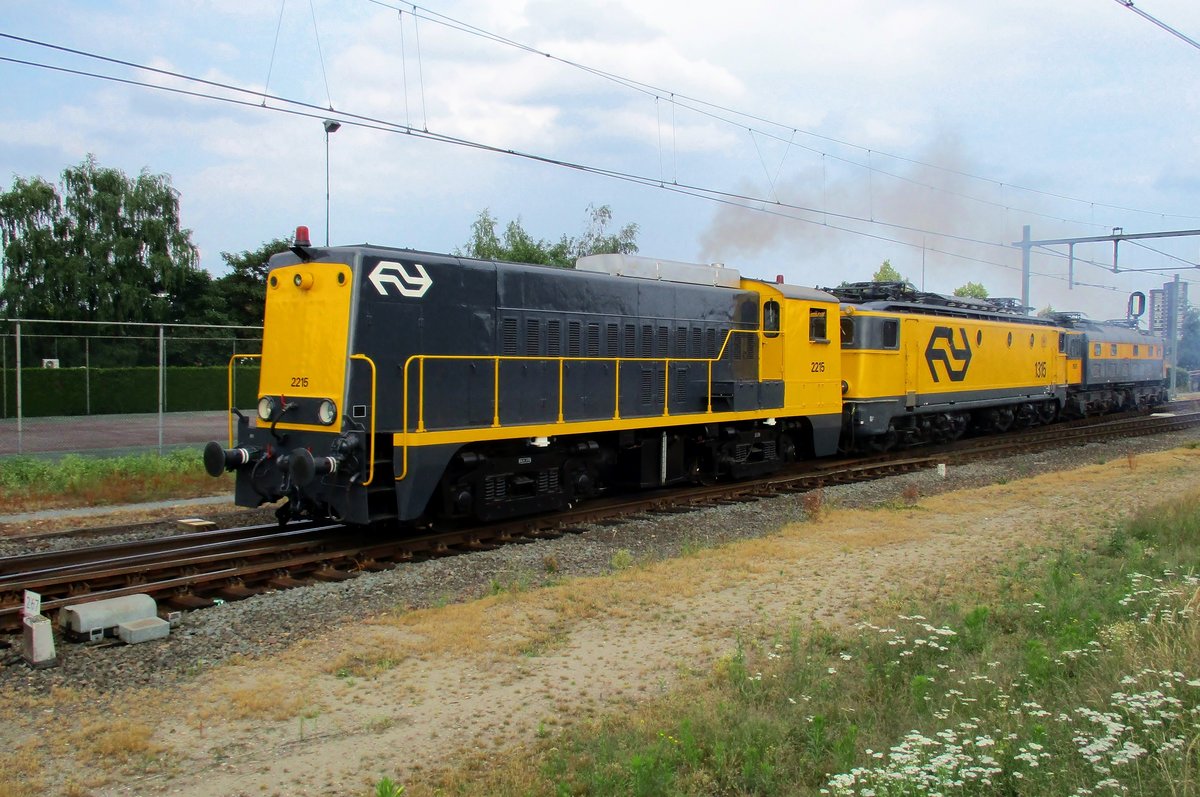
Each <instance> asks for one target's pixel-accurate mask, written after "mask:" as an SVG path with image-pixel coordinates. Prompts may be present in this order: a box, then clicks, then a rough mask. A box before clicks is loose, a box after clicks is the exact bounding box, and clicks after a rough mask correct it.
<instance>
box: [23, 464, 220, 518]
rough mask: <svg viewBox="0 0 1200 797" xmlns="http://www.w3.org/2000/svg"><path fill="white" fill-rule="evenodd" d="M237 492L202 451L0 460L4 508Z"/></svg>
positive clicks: (27, 508)
mask: <svg viewBox="0 0 1200 797" xmlns="http://www.w3.org/2000/svg"><path fill="white" fill-rule="evenodd" d="M229 490H232V484H231V482H230V479H229V478H228V476H227V475H226V476H223V477H222V478H220V479H214V478H212V477H211V476H209V475H208V474H207V473H206V472H205V471H204V464H203V462H202V460H201V457H200V454H199V452H198V451H193V450H181V451H172V452H170V453H167V454H164V455H163V456H161V457H160V456H158V455H157V454H131V455H129V456H124V457H112V458H94V457H83V456H79V455H75V454H70V455H67V456H65V457H63V458H62V459H59V460H47V459H40V458H37V457H29V456H16V457H5V458H4V459H3V460H0V512H6V513H9V512H28V511H33V510H37V509H49V508H54V507H61V506H81V505H86V506H97V505H105V504H120V503H134V502H139V501H150V500H156V499H163V498H168V497H173V498H184V497H194V496H201V495H213V494H217V493H222V492H226V491H229Z"/></svg>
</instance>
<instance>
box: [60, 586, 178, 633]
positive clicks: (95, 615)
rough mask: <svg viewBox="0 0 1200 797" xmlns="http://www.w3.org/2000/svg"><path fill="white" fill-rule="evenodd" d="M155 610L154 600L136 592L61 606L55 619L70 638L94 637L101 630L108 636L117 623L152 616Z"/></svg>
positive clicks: (156, 607)
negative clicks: (134, 593) (135, 593)
mask: <svg viewBox="0 0 1200 797" xmlns="http://www.w3.org/2000/svg"><path fill="white" fill-rule="evenodd" d="M157 614H158V604H157V603H155V602H154V598H151V597H150V596H149V595H142V594H138V595H123V596H121V597H119V598H106V599H104V600H98V601H92V602H90V603H77V604H75V605H73V606H64V607H63V610H62V611H61V612H59V615H58V619H59V623H61V624H62V627H63V629H64V630H65V631H66V633H67V636H68V637H70V638H71V639H76V640H91V641H95V640H97V639H101V638H102V637H104V636H105V634H108V635H109V636H112V635H113V630H114V629H115V628H116V627H117V626H119V625H120V624H121V623H129V622H133V621H134V620H140V619H142V618H143V617H156V616H157Z"/></svg>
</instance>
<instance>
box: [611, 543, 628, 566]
mask: <svg viewBox="0 0 1200 797" xmlns="http://www.w3.org/2000/svg"><path fill="white" fill-rule="evenodd" d="M610 564H611V566H612V569H613V570H627V569H629V568H630V567H632V566H633V552H632V551H630V550H629V549H627V548H620V549H618V550H617V551H616V552H615V553H614V554H613V555H612V561H611V562H610Z"/></svg>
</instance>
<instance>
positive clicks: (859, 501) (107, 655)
mask: <svg viewBox="0 0 1200 797" xmlns="http://www.w3.org/2000/svg"><path fill="white" fill-rule="evenodd" d="M1197 440H1200V430H1195V429H1193V430H1187V431H1183V432H1175V433H1170V434H1163V435H1155V436H1147V437H1138V438H1129V439H1121V440H1116V441H1110V442H1104V443H1088V444H1086V445H1082V446H1071V447H1067V448H1061V449H1056V450H1050V451H1041V452H1037V453H1031V454H1021V455H1017V456H1011V457H1007V458H1004V459H1001V460H994V461H989V462H975V463H971V464H966V465H960V466H950V467H949V468H948V471H947V475H946V477H945V478H942V477H939V475H938V473H937V471H936V470H932V469H931V470H926V471H920V472H916V473H909V474H904V475H899V476H893V477H888V478H885V479H879V480H876V481H871V482H863V483H859V484H850V485H840V486H836V487H827V488H825V489H824V491H823V494H822V499H821V500H822V503H823V504H824V505H825V506H829V507H837V508H842V509H853V508H872V507H878V506H881V505H888V504H892V503H898V502H907V501H912V500H914V498H919V497H920V496H928V495H934V494H937V493H942V492H946V491H951V490H955V489H960V488H964V487H977V486H981V485H985V484H995V483H1005V482H1009V481H1014V480H1017V479H1022V478H1026V477H1030V476H1034V475H1037V474H1041V473H1047V472H1052V471H1058V470H1064V469H1069V468H1074V467H1078V466H1081V465H1086V464H1093V463H1100V462H1105V461H1111V460H1114V459H1117V458H1126V457H1129V456H1130V455H1133V456H1134V457H1136V456H1137V455H1138V454H1141V453H1148V452H1152V451H1161V450H1164V449H1169V448H1174V447H1177V446H1180V445H1184V444H1188V443H1194V442H1196V441H1197ZM806 500H807V505H808V506H812V505H813V503H814V502H813V499H811V498H810V499H806V498H805V495H804V494H790V495H782V496H778V497H774V498H768V499H763V500H759V501H754V502H750V503H743V504H732V505H725V506H719V507H713V508H706V509H701V510H697V511H693V512H687V513H681V514H667V513H664V514H656V515H644V516H639V517H636V518H633V519H631V520H629V521H627V522H623V523H620V524H619V525H610V526H599V525H597V526H589V527H587V528H585V529H584V530H583V531H582V532H581V533H578V534H566V535H564V536H562V537H560V538H557V539H551V540H542V541H538V542H534V543H526V544H519V545H508V546H505V547H502V548H500V549H497V550H493V551H485V552H477V553H470V554H463V555H458V556H451V557H447V558H441V559H432V560H428V561H423V562H417V563H411V564H405V565H401V566H399V567H397V568H395V569H393V570H389V571H384V572H379V573H363V574H362V575H360V576H359V577H357V578H354V579H351V580H349V581H345V582H341V583H327V584H316V585H313V586H309V587H303V588H298V589H292V590H286V591H279V592H271V593H266V594H263V595H259V596H256V597H253V598H249V599H247V600H243V601H237V602H233V603H225V604H222V605H219V606H216V607H214V608H211V609H204V610H200V611H194V612H189V613H186V614H185V615H184V616H183V619H182V622H181V623H180V625H179V626H178V627H176V628H174V629H172V631H171V635H170V637H169V638H167V639H166V640H162V641H159V642H152V643H148V644H144V645H134V646H126V645H122V644H120V643H115V642H106V643H101V644H96V645H87V644H73V643H65V642H62V641H61V640H59V642H58V650H59V653H60V659H61V664H60V666H58V667H55V668H51V669H46V670H32V669H30V668H29V667H28V666H27V665H25V663H24V662H23V661H22V660H21V659H20V657H19V655H18V653H17V650H18V649H19V642H20V639H19V637H11V636H10V637H6V638H4V640H3V641H4V642H6V643H7V644H9V645H10V646H11V647H10V648H9V649H7V650H0V665H2V666H0V689H3V690H5V691H6V693H11V692H25V693H35V694H45V693H48V692H49V691H50V690H52V689H53V688H55V687H65V686H69V687H73V688H75V689H79V690H83V691H89V692H95V693H105V692H111V693H116V692H120V691H123V690H125V689H129V688H135V687H146V686H151V687H164V686H168V685H170V684H171V683H172V682H175V681H177V680H178V679H187V678H189V677H192V676H194V675H195V674H196V673H198V672H200V671H202V670H204V669H207V668H209V667H211V666H213V665H215V664H218V663H220V662H222V661H225V660H226V659H228V658H230V657H232V656H245V657H251V658H257V657H262V656H269V655H271V654H272V653H276V652H279V651H281V650H283V649H285V648H287V647H289V646H291V645H292V644H294V643H295V642H297V641H299V640H301V639H306V638H319V637H321V636H322V635H323V634H326V633H327V632H329V631H331V630H334V629H336V628H337V627H338V626H340V625H342V624H345V623H348V622H354V621H357V620H362V619H364V618H367V617H370V616H373V615H376V614H379V613H381V612H387V611H392V610H397V609H412V608H422V607H431V606H438V605H445V604H447V603H452V602H460V601H467V600H471V599H473V598H476V597H479V596H482V595H486V594H489V593H491V592H493V591H495V590H498V589H510V588H514V587H519V588H534V587H537V586H539V585H543V584H547V583H553V582H555V581H559V580H562V579H564V578H572V577H577V576H594V575H601V574H604V573H607V572H610V571H612V569H613V567H614V559H616V560H618V561H620V560H626V561H644V560H653V559H661V558H667V557H672V556H676V555H678V554H679V553H680V552H681V551H684V550H694V549H695V548H697V547H706V546H713V545H720V544H722V543H725V542H730V541H733V540H738V539H745V538H751V537H758V536H762V535H763V534H768V533H771V532H772V531H775V530H776V529H778V528H780V527H781V526H783V525H785V524H788V523H792V522H797V521H802V520H804V518H805V516H806V509H805V506H806ZM250 522H262V521H261V520H256V521H247V523H246V524H247V525H248V524H249V523H250ZM174 530H175V529H174V524H173V522H172V521H165V522H164V524H163V526H162V528H160V529H157V530H153V529H152V530H149V531H148V532H147V531H146V530H142V531H140V532H137V534H138V535H139V536H141V535H143V534H145V533H152V534H166V533H173V532H174ZM106 541H110V540H107V538H106ZM111 541H116V540H111ZM60 542H61V543H62V544H64V545H67V544H71V543H70V542H69V540H68V538H63V537H48V538H46V539H43V540H38V541H36V542H29V541H11V542H7V543H4V545H3V546H0V556H11V555H14V554H16V553H20V552H26V551H30V550H33V549H35V548H36V549H38V550H45V549H47V547H46V546H55V545H57V544H59V543H60ZM95 542H96V539H95V538H92V539H91V540H90V541H89V544H94V543H95Z"/></svg>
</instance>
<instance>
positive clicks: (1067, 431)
mask: <svg viewBox="0 0 1200 797" xmlns="http://www.w3.org/2000/svg"><path fill="white" fill-rule="evenodd" d="M1197 425H1200V410H1197V409H1195V408H1194V407H1188V408H1187V410H1186V411H1184V412H1180V413H1177V414H1174V415H1169V416H1145V415H1130V416H1118V417H1116V418H1112V419H1108V420H1105V421H1103V422H1099V423H1097V422H1096V421H1091V422H1075V423H1073V424H1056V425H1054V426H1052V427H1037V428H1034V429H1031V430H1027V431H1025V432H1022V433H1019V434H1014V435H1009V436H1005V437H1002V438H991V437H985V438H978V439H971V440H965V441H960V442H957V443H953V444H950V445H944V446H936V447H923V448H919V449H908V450H906V451H902V452H898V453H893V454H886V455H878V456H871V457H861V458H857V459H851V460H840V461H836V462H824V461H822V462H815V463H805V464H803V465H799V466H796V467H794V468H791V469H788V470H786V471H783V472H777V473H774V474H771V475H770V476H767V477H763V478H759V479H753V480H747V481H742V482H735V483H720V484H716V485H709V486H695V487H690V488H685V489H672V490H661V491H650V492H641V493H637V494H631V495H625V496H613V497H608V498H602V499H597V500H593V501H590V502H588V503H587V504H586V505H584V506H581V507H578V508H573V509H570V510H567V511H565V512H559V513H555V514H551V515H544V516H537V517H533V518H521V519H519V520H515V521H509V522H503V523H494V524H489V525H485V526H478V527H472V528H452V529H425V530H422V531H421V532H419V533H418V534H416V535H414V534H413V531H412V530H411V529H409V530H405V531H403V532H402V533H401V532H396V533H388V532H386V531H381V530H379V529H370V530H361V529H357V528H353V527H346V526H342V525H340V524H314V523H294V524H289V525H288V526H287V527H285V528H283V529H280V528H279V527H278V526H277V525H275V524H271V525H266V526H252V527H246V528H237V529H225V530H220V531H202V532H191V533H185V534H179V535H174V536H170V537H158V538H154V539H149V540H141V541H135V542H121V543H112V544H105V545H96V546H90V547H84V548H73V549H69V550H64V551H56V552H48V553H36V554H28V555H24V556H15V557H8V558H4V559H0V630H5V631H12V630H15V629H17V628H19V627H20V608H21V604H22V593H23V591H24V590H27V589H31V590H34V591H36V592H39V593H40V594H41V595H42V596H43V600H42V607H43V611H44V612H47V613H49V612H53V611H55V610H57V609H60V608H62V607H63V606H69V605H72V604H75V603H82V602H86V601H89V600H96V599H101V598H110V597H118V596H122V595H130V594H135V593H147V594H151V595H153V596H154V597H155V598H156V599H158V601H159V603H160V606H162V607H163V609H164V610H168V609H195V608H202V607H205V606H211V605H213V604H214V603H215V602H217V601H220V600H237V599H241V598H246V597H250V596H252V595H257V594H261V593H263V592H266V591H269V590H277V589H287V588H291V587H296V586H303V585H306V584H311V583H315V582H319V581H344V580H346V579H350V578H354V577H355V576H356V575H357V574H358V573H360V572H363V571H372V570H381V569H386V568H390V567H394V566H396V565H398V564H401V563H404V562H411V561H414V560H418V559H422V558H430V557H437V556H449V555H454V554H459V553H466V552H470V551H478V550H487V549H490V548H495V547H498V546H500V545H507V544H514V543H520V542H530V541H534V540H537V539H545V538H552V537H558V536H562V535H564V534H568V533H573V532H579V531H582V530H583V527H584V526H586V525H588V524H594V523H615V522H621V520H622V519H623V518H628V517H630V516H633V515H639V514H644V513H655V512H683V511H692V510H694V509H696V508H700V507H704V506H712V505H718V504H722V503H729V502H745V501H754V500H759V499H761V498H765V497H769V496H773V495H779V494H786V493H799V492H806V491H809V490H814V489H819V488H821V487H824V486H827V485H834V484H845V483H850V482H856V481H866V480H870V479H876V478H881V477H883V476H887V475H893V474H897V473H904V472H911V471H915V470H921V469H925V468H931V467H935V466H937V465H938V464H942V463H945V464H958V463H963V462H968V461H976V460H979V459H986V458H992V457H998V456H1003V455H1005V454H1011V453H1018V452H1026V451H1033V450H1039V449H1046V448H1051V447H1057V446H1062V445H1064V444H1078V443H1083V442H1086V441H1089V440H1100V439H1111V438H1114V437H1133V436H1138V435H1146V434H1159V433H1164V432H1171V431H1178V430H1181V429H1186V428H1189V427H1193V426H1197Z"/></svg>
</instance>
